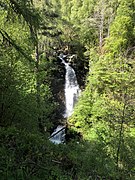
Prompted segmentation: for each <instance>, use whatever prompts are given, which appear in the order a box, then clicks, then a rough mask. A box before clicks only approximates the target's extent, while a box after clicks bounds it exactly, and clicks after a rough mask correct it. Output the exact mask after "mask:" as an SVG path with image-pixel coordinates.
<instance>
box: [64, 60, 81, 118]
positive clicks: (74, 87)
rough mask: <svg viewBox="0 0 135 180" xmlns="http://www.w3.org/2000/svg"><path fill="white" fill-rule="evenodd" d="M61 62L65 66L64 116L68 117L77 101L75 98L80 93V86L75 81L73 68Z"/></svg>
mask: <svg viewBox="0 0 135 180" xmlns="http://www.w3.org/2000/svg"><path fill="white" fill-rule="evenodd" d="M62 62H63V63H64V64H65V68H66V77H65V103H66V106H65V107H66V110H65V114H64V117H65V118H68V117H69V116H71V115H72V113H73V109H74V105H75V103H76V102H77V99H78V97H79V94H80V88H79V85H78V83H77V78H76V74H75V71H74V69H73V68H72V67H71V66H70V65H69V64H68V63H66V62H65V61H64V60H63V61H62Z"/></svg>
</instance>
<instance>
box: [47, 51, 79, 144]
mask: <svg viewBox="0 0 135 180" xmlns="http://www.w3.org/2000/svg"><path fill="white" fill-rule="evenodd" d="M65 57H66V56H65V55H63V54H61V55H60V56H59V58H60V59H61V60H62V63H63V64H64V65H65V69H66V75H65V89H64V90H65V113H64V115H63V116H64V118H68V117H69V116H71V115H72V113H73V109H74V106H75V103H76V102H77V99H78V97H79V94H80V88H79V85H78V82H77V78H76V74H75V71H74V69H73V68H72V67H71V66H70V65H69V64H68V63H66V62H65V60H64V58H65ZM50 140H51V141H52V142H53V143H55V144H60V143H62V142H64V141H65V126H58V127H57V128H56V129H55V131H54V132H53V133H52V134H51V137H50Z"/></svg>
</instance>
